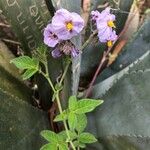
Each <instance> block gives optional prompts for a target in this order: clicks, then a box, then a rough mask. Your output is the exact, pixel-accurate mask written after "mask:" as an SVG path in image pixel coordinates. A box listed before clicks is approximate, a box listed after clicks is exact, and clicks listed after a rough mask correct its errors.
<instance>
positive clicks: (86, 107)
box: [74, 99, 103, 114]
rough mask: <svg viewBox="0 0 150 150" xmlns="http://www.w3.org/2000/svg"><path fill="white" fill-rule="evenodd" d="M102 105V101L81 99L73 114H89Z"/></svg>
mask: <svg viewBox="0 0 150 150" xmlns="http://www.w3.org/2000/svg"><path fill="white" fill-rule="evenodd" d="M102 103H103V100H93V99H82V100H80V101H78V103H77V108H76V110H75V111H74V112H75V113H76V114H84V113H87V112H91V111H92V110H94V109H95V108H96V107H97V106H99V105H100V104H102Z"/></svg>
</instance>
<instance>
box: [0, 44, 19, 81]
mask: <svg viewBox="0 0 150 150" xmlns="http://www.w3.org/2000/svg"><path fill="white" fill-rule="evenodd" d="M13 58H15V56H14V55H13V54H12V53H11V51H9V49H8V48H7V46H6V45H5V44H4V43H3V42H1V41H0V66H1V67H3V68H4V69H5V70H6V71H8V72H9V73H10V74H12V75H13V76H14V77H16V78H20V75H19V71H18V69H17V68H16V67H15V66H14V65H13V64H11V63H10V60H12V59H13Z"/></svg>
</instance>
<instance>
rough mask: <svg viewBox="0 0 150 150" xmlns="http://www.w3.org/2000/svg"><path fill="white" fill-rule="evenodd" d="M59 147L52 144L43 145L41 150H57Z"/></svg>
mask: <svg viewBox="0 0 150 150" xmlns="http://www.w3.org/2000/svg"><path fill="white" fill-rule="evenodd" d="M57 149H58V148H57V145H56V144H52V143H49V144H45V145H43V146H42V147H41V148H40V150H57Z"/></svg>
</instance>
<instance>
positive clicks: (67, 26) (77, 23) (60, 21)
mask: <svg viewBox="0 0 150 150" xmlns="http://www.w3.org/2000/svg"><path fill="white" fill-rule="evenodd" d="M52 25H53V28H54V29H55V31H56V34H57V36H58V38H59V39H60V40H68V39H71V38H72V37H74V36H76V35H78V34H79V33H80V32H81V31H82V29H83V27H84V20H83V19H82V18H81V16H80V15H78V14H77V13H74V12H72V13H70V12H69V11H67V10H66V9H59V10H57V11H56V13H55V15H54V17H53V18H52Z"/></svg>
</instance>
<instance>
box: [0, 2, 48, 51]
mask: <svg viewBox="0 0 150 150" xmlns="http://www.w3.org/2000/svg"><path fill="white" fill-rule="evenodd" d="M0 9H1V10H2V13H3V14H4V15H5V16H6V18H7V19H8V21H9V22H10V24H11V25H12V27H13V28H12V29H13V30H14V32H15V33H16V35H17V37H18V39H19V40H20V42H21V44H22V46H23V49H24V51H25V52H27V53H30V52H31V50H33V49H35V48H37V46H38V45H39V44H40V43H42V32H43V28H44V26H45V24H46V23H47V21H48V20H49V19H50V14H49V11H48V9H47V6H46V3H45V1H44V0H21V1H17V0H15V1H8V0H1V1H0Z"/></svg>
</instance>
